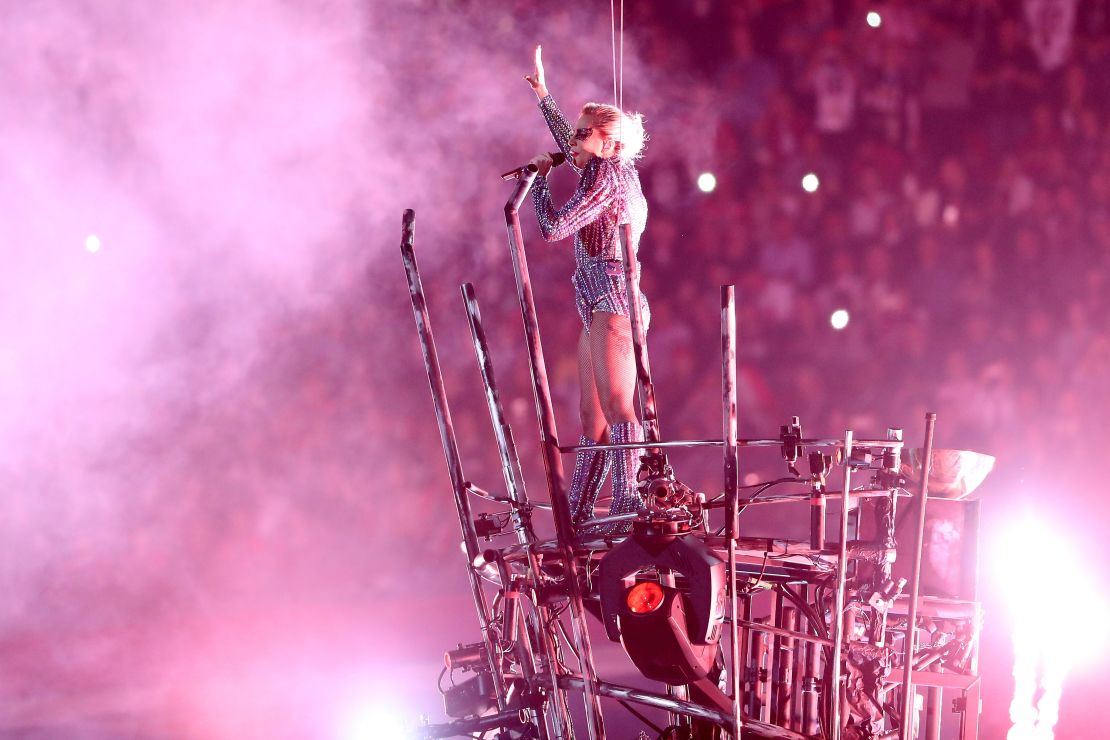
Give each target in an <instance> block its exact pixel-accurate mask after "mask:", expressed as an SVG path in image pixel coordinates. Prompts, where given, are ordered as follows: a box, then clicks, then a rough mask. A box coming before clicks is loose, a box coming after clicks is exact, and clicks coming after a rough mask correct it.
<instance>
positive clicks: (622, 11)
mask: <svg viewBox="0 0 1110 740" xmlns="http://www.w3.org/2000/svg"><path fill="white" fill-rule="evenodd" d="M610 2H611V0H610ZM617 107H618V108H620V109H621V125H624V115H623V114H624V0H621V64H620V97H619V98H618V103H617ZM621 133H623V132H621Z"/></svg>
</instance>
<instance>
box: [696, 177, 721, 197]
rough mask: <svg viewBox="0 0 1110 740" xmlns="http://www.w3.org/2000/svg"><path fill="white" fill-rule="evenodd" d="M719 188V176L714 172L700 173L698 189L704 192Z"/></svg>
mask: <svg viewBox="0 0 1110 740" xmlns="http://www.w3.org/2000/svg"><path fill="white" fill-rule="evenodd" d="M716 188H717V176H716V175H714V174H713V173H712V172H703V173H701V174H700V175H698V190H700V191H702V192H703V193H712V192H713V191H714V190H716Z"/></svg>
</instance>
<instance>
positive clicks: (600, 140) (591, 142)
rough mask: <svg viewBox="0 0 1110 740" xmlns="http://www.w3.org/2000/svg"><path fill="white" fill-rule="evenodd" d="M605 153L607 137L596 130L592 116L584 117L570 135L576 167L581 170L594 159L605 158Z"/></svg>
mask: <svg viewBox="0 0 1110 740" xmlns="http://www.w3.org/2000/svg"><path fill="white" fill-rule="evenodd" d="M604 151H605V137H604V136H602V133H601V131H600V130H599V129H596V128H594V121H593V118H592V117H591V116H586V115H582V116H579V117H578V122H577V123H575V124H574V131H573V132H572V133H571V135H570V153H571V156H572V157H573V159H574V166H575V167H578V168H579V169H581V168H583V167H585V166H586V165H587V164H589V163H590V160H591V159H593V158H594V157H603V156H605V154H604Z"/></svg>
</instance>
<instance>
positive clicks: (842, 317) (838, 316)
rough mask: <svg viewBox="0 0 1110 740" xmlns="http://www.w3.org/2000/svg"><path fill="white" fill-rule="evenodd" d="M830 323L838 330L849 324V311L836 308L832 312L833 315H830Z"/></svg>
mask: <svg viewBox="0 0 1110 740" xmlns="http://www.w3.org/2000/svg"><path fill="white" fill-rule="evenodd" d="M829 324H831V325H832V328H834V329H836V330H837V331H840V330H841V329H843V328H844V327H846V326H848V312H847V311H846V310H845V309H843V308H838V309H836V310H835V311H833V312H832V316H830V317H829Z"/></svg>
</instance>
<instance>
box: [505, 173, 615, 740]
mask: <svg viewBox="0 0 1110 740" xmlns="http://www.w3.org/2000/svg"><path fill="white" fill-rule="evenodd" d="M534 179H535V173H534V172H529V173H525V174H524V175H523V176H522V177H521V178H520V180H519V181H518V182H517V185H516V188H515V189H514V190H513V194H512V197H510V198H509V201H508V203H506V204H505V223H506V226H507V228H508V232H509V253H510V254H511V256H512V260H513V276H514V278H515V279H516V289H517V298H518V299H519V301H520V311H521V315H522V317H523V319H524V335H525V339H526V340H527V343H528V369H529V371H530V372H531V376H532V391H533V393H534V395H535V400H536V415H537V417H538V420H539V426H540V452H541V454H542V456H543V467H544V472H545V474H546V476H547V489H548V493H549V495H550V496H551V509H552V514H554V518H555V537H556V540H557V541H558V543H559V551H560V554H561V555H562V559H563V563H564V566H565V570H564V578H563V582H564V583H565V584H566V588H567V596H568V598H569V611H570V617H571V626H572V628H573V629H572V632H573V633H574V642H575V646H576V648H577V651H578V659H579V662H580V668H581V670H582V676H583V678H584V679H585V688H584V691H583V694H584V700H585V704H586V725H587V728H588V730H589V733H590V736H591V737H596V738H598V739H599V740H604V739H605V717H604V715H603V714H602V712H601V696H600V695H599V694H598V692H597V672H596V669H595V668H594V656H593V649H592V647H591V645H590V633H589V625H588V624H587V623H586V610H585V607H584V606H583V604H582V587H581V585H580V584H579V580H578V563H577V561H576V560H575V559H574V550H573V546H572V541H573V539H574V527H573V524H572V523H571V520H570V502H569V500H568V499H567V491H566V486H565V484H564V482H563V461H562V459H561V458H560V457H559V440H558V432H557V431H556V428H555V410H554V408H553V407H552V404H551V391H550V389H549V388H548V385H547V366H546V365H545V364H544V359H543V346H542V345H541V344H540V329H539V318H538V316H537V315H536V304H535V301H534V300H533V298H532V283H531V281H530V279H529V277H528V260H527V258H526V257H525V255H524V236H523V234H522V233H521V231H520V214H519V209H520V204H521V203H523V202H524V198H525V196H527V194H528V190H529V188H531V187H532V181H533V180H534Z"/></svg>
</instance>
